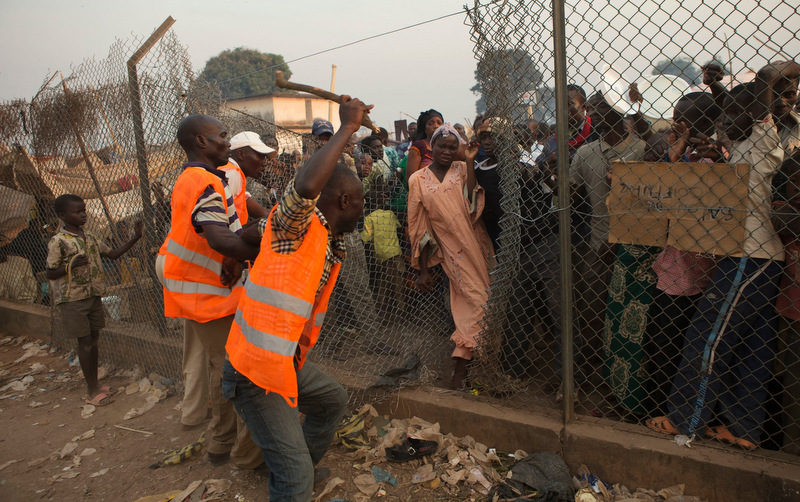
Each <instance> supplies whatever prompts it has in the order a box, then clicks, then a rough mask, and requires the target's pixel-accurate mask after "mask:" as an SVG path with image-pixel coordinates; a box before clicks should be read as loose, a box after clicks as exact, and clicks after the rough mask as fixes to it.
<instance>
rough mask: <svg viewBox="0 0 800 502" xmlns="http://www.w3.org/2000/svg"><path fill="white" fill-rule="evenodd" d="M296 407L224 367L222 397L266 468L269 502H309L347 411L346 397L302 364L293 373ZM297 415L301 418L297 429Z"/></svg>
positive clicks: (311, 365)
mask: <svg viewBox="0 0 800 502" xmlns="http://www.w3.org/2000/svg"><path fill="white" fill-rule="evenodd" d="M297 388H298V394H299V395H298V399H297V402H298V406H297V408H292V407H291V406H289V404H288V403H287V402H286V400H285V399H284V398H283V397H282V396H280V395H279V394H275V393H274V392H269V393H267V392H265V391H264V389H262V388H261V387H258V386H257V385H255V384H254V383H253V382H251V381H250V380H249V379H248V378H247V377H246V376H244V375H242V374H241V373H239V372H238V371H236V370H235V369H234V367H233V366H232V365H231V363H230V361H225V369H224V370H223V376H222V394H223V395H224V396H225V397H226V398H228V399H230V400H231V401H233V405H234V406H235V407H236V411H237V412H238V413H239V416H240V417H242V420H244V422H245V424H247V427H248V429H250V435H251V437H252V438H253V442H254V443H255V444H256V445H257V446H258V447H259V448H261V452H262V454H263V455H264V461H265V462H266V464H267V467H268V468H269V499H270V501H272V502H281V501H292V502H308V501H309V500H311V493H312V491H313V489H314V466H315V465H316V464H317V462H319V461H320V460H321V459H322V456H323V455H324V454H325V451H326V450H327V449H328V446H329V445H330V443H331V440H332V439H333V435H334V433H335V432H336V427H337V426H338V425H339V423H340V422H341V420H342V416H344V413H345V410H346V407H347V391H345V390H344V388H343V387H342V386H341V385H339V383H338V382H336V381H335V380H334V379H333V378H331V377H330V376H328V375H327V374H325V373H324V372H323V371H322V370H320V369H319V368H317V367H316V366H315V365H314V363H312V362H311V361H306V362H305V364H304V365H303V368H302V369H301V370H300V371H298V372H297ZM298 412H302V413H303V414H304V415H305V422H304V423H303V424H302V425H301V424H300V419H299V416H298Z"/></svg>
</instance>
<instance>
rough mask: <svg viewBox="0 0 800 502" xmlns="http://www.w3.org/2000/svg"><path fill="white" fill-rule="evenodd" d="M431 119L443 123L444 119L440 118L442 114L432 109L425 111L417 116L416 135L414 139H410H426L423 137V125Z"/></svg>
mask: <svg viewBox="0 0 800 502" xmlns="http://www.w3.org/2000/svg"><path fill="white" fill-rule="evenodd" d="M433 117H439V118H440V119H441V120H442V122H444V117H442V114H441V113H439V112H437V111H436V110H434V109H433V108H431V109H430V110H425V111H424V112H422V113H420V114H419V118H418V119H417V134H416V136H415V137H413V138H411V139H412V140H418V139H427V136H426V135H425V125H426V124H427V123H428V121H429V120H430V119H432V118H433Z"/></svg>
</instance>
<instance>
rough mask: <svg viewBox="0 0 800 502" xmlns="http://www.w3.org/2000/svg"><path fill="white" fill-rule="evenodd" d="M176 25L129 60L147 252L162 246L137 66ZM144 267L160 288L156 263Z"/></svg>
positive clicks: (156, 35) (168, 23) (167, 25)
mask: <svg viewBox="0 0 800 502" xmlns="http://www.w3.org/2000/svg"><path fill="white" fill-rule="evenodd" d="M173 24H175V19H173V18H172V16H169V17H167V19H165V20H164V22H163V23H161V26H159V27H158V28H156V30H155V31H154V32H153V34H152V35H150V37H149V38H148V39H147V40H145V41H144V43H143V44H142V46H141V47H139V49H137V50H136V52H134V53H133V55H132V56H131V57H130V59H128V90H129V92H130V97H131V118H132V119H133V135H134V138H135V140H136V164H137V166H138V168H139V193H140V194H141V196H142V212H143V214H144V221H145V223H146V225H145V239H146V240H147V249H148V250H152V249H154V248H155V247H156V246H158V245H159V243H157V242H154V240H155V233H154V231H153V224H154V222H155V218H154V216H153V206H152V203H151V200H150V178H149V176H148V173H147V146H146V145H145V141H144V121H143V119H142V99H141V95H140V93H139V75H138V74H137V72H136V65H137V64H138V63H139V61H141V60H142V58H143V57H144V56H145V55H146V54H147V53H148V52H149V51H150V49H152V48H153V46H154V45H155V44H156V43H157V42H158V41H159V40H160V39H161V38H162V37H163V36H164V35H165V34H166V33H167V31H169V29H170V28H171V27H172V25H173ZM142 266H146V268H147V271H148V273H149V275H150V278H151V279H152V280H153V284H154V285H156V284H159V281H158V276H157V274H156V270H155V263H154V262H153V263H148V264H146V265H145V264H142ZM156 290H157V291H159V293H160V290H158V288H156Z"/></svg>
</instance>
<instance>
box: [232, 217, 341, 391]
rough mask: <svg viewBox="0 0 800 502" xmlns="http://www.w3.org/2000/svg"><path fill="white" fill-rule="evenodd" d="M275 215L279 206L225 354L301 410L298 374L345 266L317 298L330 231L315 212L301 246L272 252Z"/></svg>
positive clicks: (255, 380) (263, 240) (253, 379)
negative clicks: (283, 251)
mask: <svg viewBox="0 0 800 502" xmlns="http://www.w3.org/2000/svg"><path fill="white" fill-rule="evenodd" d="M274 214H275V208H273V209H272V212H271V213H270V215H269V219H268V221H267V225H266V228H265V229H264V235H263V237H262V238H261V251H260V252H259V254H258V258H256V261H255V263H254V264H253V267H252V269H251V270H250V275H249V277H248V279H247V282H246V283H245V285H244V290H245V291H244V294H243V295H242V297H241V299H240V300H239V308H238V309H237V310H236V315H235V317H234V320H233V325H232V326H231V332H230V334H229V335H228V343H227V345H225V350H226V351H227V352H228V359H229V360H230V362H231V364H232V365H233V367H234V368H236V371H238V372H239V373H241V374H243V375H244V376H246V377H247V378H249V379H250V381H251V382H253V383H254V384H255V385H258V386H259V387H261V388H262V389H264V390H266V391H267V392H275V393H276V394H280V395H281V396H283V398H284V399H286V402H287V403H288V404H289V406H292V407H296V406H297V370H299V369H300V368H302V367H303V364H304V363H305V361H306V358H307V356H308V352H309V350H310V349H311V347H313V346H314V344H315V343H317V338H319V332H320V329H321V328H322V322H323V320H324V318H325V312H326V311H327V309H328V300H329V299H330V296H331V291H333V286H334V284H336V277H337V276H338V275H339V268H340V266H341V264H339V263H337V264H335V265H334V266H333V268H332V269H331V274H330V277H329V279H328V282H327V283H326V284H325V285H324V286H323V287H322V290H320V292H319V294H317V288H318V287H319V283H320V280H321V279H322V271H323V267H324V265H325V252H326V250H327V247H328V230H327V229H326V228H325V226H324V225H323V224H322V222H321V221H320V219H319V217H318V216H317V215H316V213H315V214H314V217H313V218H312V220H311V224H310V225H309V227H308V231H307V232H306V235H305V237H304V238H303V243H302V244H301V245H300V248H299V249H297V251H295V252H293V253H290V254H280V253H276V252H275V251H273V250H272V216H273V215H274Z"/></svg>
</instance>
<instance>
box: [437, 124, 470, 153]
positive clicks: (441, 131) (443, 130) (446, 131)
mask: <svg viewBox="0 0 800 502" xmlns="http://www.w3.org/2000/svg"><path fill="white" fill-rule="evenodd" d="M451 134H455V136H456V139H457V140H458V142H459V143H460V144H462V145H465V144H467V142H466V141H464V138H462V137H461V134H459V133H458V131H457V130H456V128H455V127H453V126H452V125H451V124H450V122H445V123H444V124H442V125H440V126H439V127H438V128H437V129H436V130H435V131H434V132H433V135H432V136H431V148H433V144H434V143H435V142H436V140H437V139H439V138H446V137H448V136H450V135H451Z"/></svg>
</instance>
